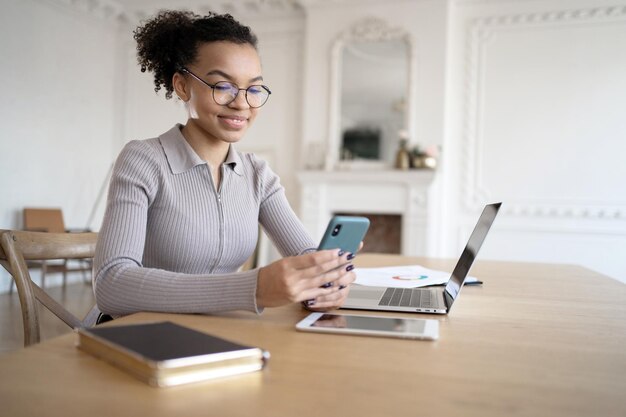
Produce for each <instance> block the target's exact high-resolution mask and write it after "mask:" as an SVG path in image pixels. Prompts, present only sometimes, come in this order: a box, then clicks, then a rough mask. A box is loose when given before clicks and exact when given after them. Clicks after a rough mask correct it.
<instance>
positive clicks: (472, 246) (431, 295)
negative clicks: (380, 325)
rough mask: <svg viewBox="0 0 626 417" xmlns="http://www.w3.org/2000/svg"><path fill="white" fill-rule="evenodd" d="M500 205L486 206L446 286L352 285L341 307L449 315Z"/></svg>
mask: <svg viewBox="0 0 626 417" xmlns="http://www.w3.org/2000/svg"><path fill="white" fill-rule="evenodd" d="M501 205H502V203H494V204H488V205H486V206H485V208H484V209H483V212H482V214H481V215H480V218H479V219H478V223H477V224H476V226H475V227H474V231H473V232H472V235H471V236H470V238H469V240H468V242H467V245H465V249H463V253H461V257H460V258H459V260H458V262H457V264H456V266H455V267H454V271H452V275H451V276H450V279H449V280H448V283H447V284H446V286H445V288H442V287H436V288H394V287H388V288H385V287H366V286H362V285H353V286H352V288H351V289H350V294H349V295H348V298H347V299H346V301H345V303H344V304H343V306H342V307H341V308H347V309H356V310H383V311H402V312H407V313H429V314H448V313H449V312H450V309H451V308H452V304H453V303H454V301H455V300H456V299H457V298H459V294H460V293H461V288H463V283H464V282H465V279H466V278H467V274H468V273H469V270H470V268H471V267H472V264H473V263H474V260H475V259H476V256H477V255H478V251H479V250H480V247H481V246H482V244H483V242H484V241H485V238H486V237H487V233H489V229H490V228H491V225H492V224H493V221H494V220H495V218H496V215H497V214H498V210H499V209H500V206H501Z"/></svg>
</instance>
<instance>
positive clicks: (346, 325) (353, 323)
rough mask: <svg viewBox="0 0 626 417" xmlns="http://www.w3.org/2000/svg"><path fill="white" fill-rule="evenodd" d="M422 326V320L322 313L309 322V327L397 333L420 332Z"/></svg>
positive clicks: (423, 322) (423, 324) (422, 328)
mask: <svg viewBox="0 0 626 417" xmlns="http://www.w3.org/2000/svg"><path fill="white" fill-rule="evenodd" d="M424 326H425V321H424V320H415V319H401V318H389V317H367V316H350V315H339V314H323V315H321V316H320V317H319V318H318V319H317V320H315V321H314V322H313V323H312V324H311V327H331V328H336V329H352V330H374V331H381V332H397V333H405V332H407V331H411V332H417V333H422V332H423V331H424Z"/></svg>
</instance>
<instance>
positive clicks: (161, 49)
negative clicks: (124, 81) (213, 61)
mask: <svg viewBox="0 0 626 417" xmlns="http://www.w3.org/2000/svg"><path fill="white" fill-rule="evenodd" d="M133 35H134V36H133V37H134V38H135V40H136V41H137V61H138V62H139V65H140V66H141V72H146V71H150V72H152V73H153V74H154V86H155V87H154V91H155V92H157V93H158V92H159V90H160V89H161V88H162V87H164V88H165V98H167V99H169V98H172V92H173V91H174V87H173V85H172V77H173V76H174V73H175V72H176V71H180V69H181V68H182V67H184V66H186V65H188V64H190V63H193V62H194V61H195V59H196V54H197V50H198V47H199V46H200V45H201V44H203V43H206V42H217V41H228V42H234V43H237V44H245V43H248V44H250V45H251V46H253V47H254V48H255V49H256V47H257V37H256V36H255V35H254V34H253V33H252V31H251V30H250V28H249V27H248V26H244V25H242V24H241V23H239V22H238V21H236V20H235V19H234V18H233V17H232V16H231V15H230V14H216V13H212V12H209V14H208V15H206V16H200V15H197V14H195V13H193V12H189V11H175V10H162V11H160V12H159V13H158V14H157V15H156V16H155V17H154V18H152V19H150V20H148V21H147V22H145V23H144V24H143V25H142V26H139V27H138V28H137V29H135V31H134V32H133Z"/></svg>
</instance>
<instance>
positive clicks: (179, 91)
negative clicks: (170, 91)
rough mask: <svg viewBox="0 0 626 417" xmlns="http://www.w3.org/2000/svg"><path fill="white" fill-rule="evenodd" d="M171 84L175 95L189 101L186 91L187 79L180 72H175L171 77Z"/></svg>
mask: <svg viewBox="0 0 626 417" xmlns="http://www.w3.org/2000/svg"><path fill="white" fill-rule="evenodd" d="M172 86H173V87H174V92H175V93H176V95H177V96H178V97H179V98H180V99H181V100H182V101H184V102H187V101H189V98H190V94H189V92H188V88H189V87H188V84H187V79H186V78H185V76H183V75H182V74H181V73H180V72H175V73H174V76H173V77H172Z"/></svg>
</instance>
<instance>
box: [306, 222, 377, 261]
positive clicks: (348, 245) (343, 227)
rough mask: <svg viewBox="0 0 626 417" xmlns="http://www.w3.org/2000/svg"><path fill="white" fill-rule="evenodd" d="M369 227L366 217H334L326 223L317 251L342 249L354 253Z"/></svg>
mask: <svg viewBox="0 0 626 417" xmlns="http://www.w3.org/2000/svg"><path fill="white" fill-rule="evenodd" d="M369 227H370V221H369V219H368V218H367V217H360V216H335V217H333V218H332V219H331V220H330V222H329V223H328V227H327V228H326V232H325V233H324V236H323V237H322V240H321V242H320V245H319V247H318V248H317V249H318V250H322V249H342V250H344V251H346V252H351V253H356V252H357V251H358V250H359V244H360V243H361V241H362V240H363V239H364V238H365V234H366V233H367V229H368V228H369Z"/></svg>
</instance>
